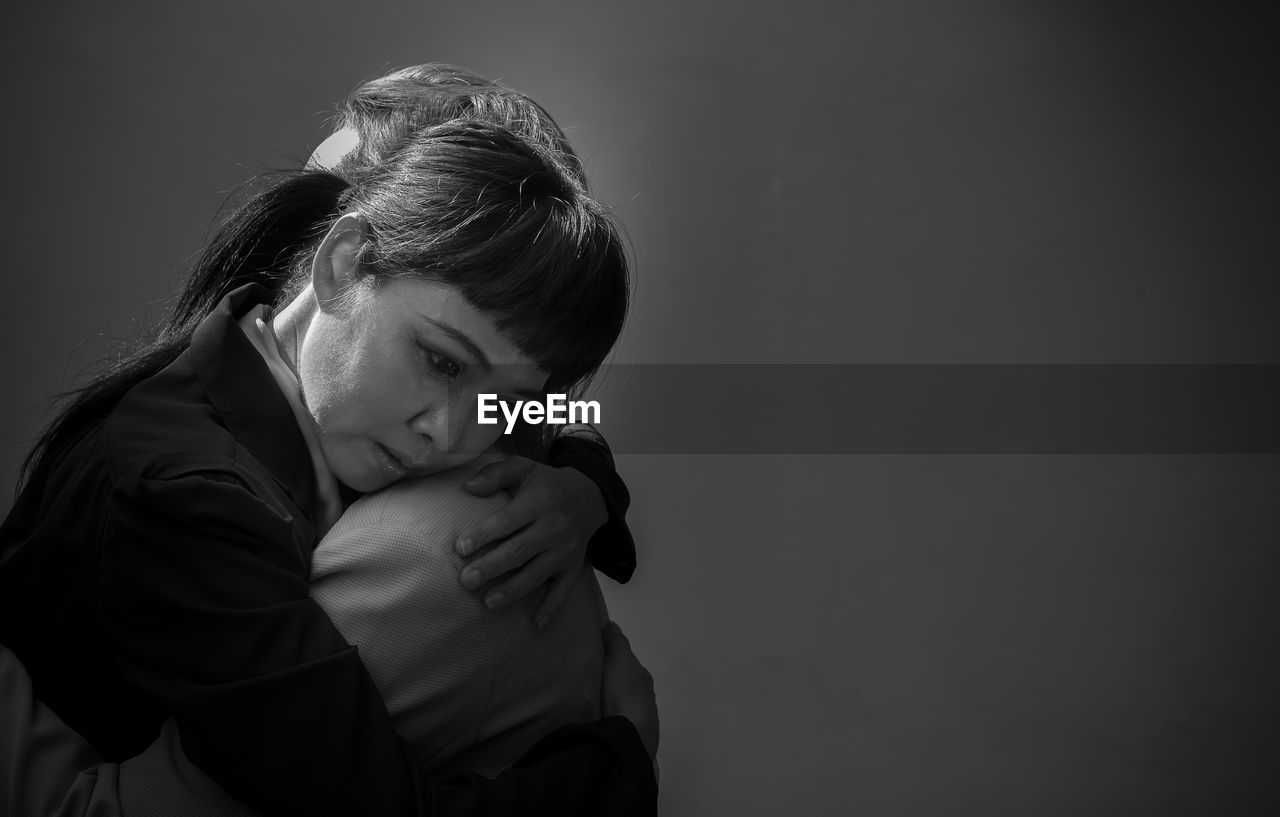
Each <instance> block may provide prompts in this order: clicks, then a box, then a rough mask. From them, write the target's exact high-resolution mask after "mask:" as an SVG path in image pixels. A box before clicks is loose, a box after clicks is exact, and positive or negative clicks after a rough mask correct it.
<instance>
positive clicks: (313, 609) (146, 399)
mask: <svg viewBox="0 0 1280 817" xmlns="http://www.w3.org/2000/svg"><path fill="white" fill-rule="evenodd" d="M575 167H576V163H575V162H574V161H572V160H571V159H570V158H566V156H565V155H563V154H561V153H559V152H557V151H556V150H555V149H554V147H549V146H548V145H547V144H545V143H540V142H538V141H536V140H531V139H529V138H527V137H526V136H523V135H521V134H520V133H519V132H517V131H516V130H513V129H511V128H507V127H504V126H503V125H500V124H495V123H493V122H486V121H483V120H479V119H456V120H452V121H449V122H445V123H442V124H439V125H434V126H428V127H424V128H421V129H419V130H417V131H416V132H414V133H413V134H412V136H411V137H410V138H409V139H408V140H407V141H406V143H405V144H404V145H403V146H401V147H400V148H399V149H398V150H397V151H396V152H395V153H394V155H392V156H390V157H388V158H387V159H386V160H385V161H383V162H381V163H380V164H378V165H376V166H375V167H373V168H371V169H368V170H367V171H365V172H361V173H360V174H359V176H358V179H356V183H354V184H351V183H350V181H349V180H347V179H343V178H341V177H339V176H336V175H334V174H332V173H329V172H326V171H322V170H314V171H305V172H301V173H297V174H292V175H289V176H285V177H282V178H280V179H278V180H276V181H275V182H274V183H273V184H272V185H271V186H270V187H269V188H268V189H266V190H265V191H263V192H261V193H260V194H258V195H257V196H255V197H254V198H253V199H251V200H250V201H249V202H247V203H246V204H245V205H244V206H243V207H242V208H240V210H238V211H237V213H236V214H235V215H234V216H233V218H232V219H231V220H230V221H229V223H228V224H227V225H226V226H225V227H224V229H223V230H222V231H221V232H220V233H219V235H218V236H217V237H216V238H215V240H214V242H213V243H212V244H211V246H210V248H209V249H208V250H207V251H206V253H205V254H204V255H203V256H202V258H201V260H200V262H199V264H198V266H197V271H196V275H195V276H193V281H192V285H191V287H190V288H189V290H188V294H187V296H186V297H184V299H183V302H182V304H181V305H180V309H179V312H178V314H177V316H176V318H175V320H174V322H173V323H172V324H171V326H170V328H169V331H168V332H167V334H166V335H165V336H163V337H162V338H161V342H160V344H159V345H158V346H157V347H155V349H154V350H153V351H151V352H150V353H145V354H142V355H139V356H137V357H135V358H133V359H132V360H130V361H126V364H125V365H124V367H123V368H122V369H120V370H119V371H117V372H116V373H115V374H114V375H112V374H110V373H109V374H108V376H107V378H106V379H105V381H104V382H105V383H106V386H107V387H106V388H103V389H99V390H98V391H96V392H92V393H87V394H88V397H87V398H86V399H82V400H80V401H79V402H77V403H74V404H73V405H72V407H71V408H70V409H69V411H68V412H67V413H64V415H63V416H62V418H60V421H59V423H58V424H56V425H55V426H54V427H53V430H52V432H51V434H50V435H47V436H46V437H45V438H44V440H43V441H42V443H43V444H42V446H41V447H40V448H39V449H38V450H37V452H36V454H35V455H34V457H33V463H34V466H33V468H32V469H31V471H30V476H29V479H28V481H27V484H26V486H25V488H24V489H23V491H22V492H21V494H20V495H19V498H18V499H17V501H16V502H15V505H14V508H13V510H12V511H11V513H10V514H9V516H8V518H7V519H6V520H5V523H4V525H3V528H0V599H3V601H0V604H3V608H4V609H3V618H2V619H0V621H2V622H3V624H2V625H0V643H4V644H5V645H6V646H8V647H9V648H11V649H12V650H13V651H14V652H15V653H16V654H17V655H18V656H19V657H20V658H21V659H22V661H23V662H24V663H25V665H26V668H27V670H28V671H29V672H30V674H31V677H32V679H33V683H34V688H35V693H36V695H37V696H38V697H40V698H41V699H42V700H43V701H45V702H46V703H47V704H48V705H49V706H50V707H51V708H52V709H53V710H54V711H55V712H56V713H57V714H58V715H59V716H60V717H61V718H62V719H63V720H64V721H66V723H67V724H68V725H69V726H71V727H72V728H74V729H76V730H77V731H79V732H81V733H82V734H84V735H85V736H86V737H87V738H88V739H89V740H90V741H91V742H92V743H93V745H94V747H95V748H96V749H97V750H98V752H100V753H101V754H102V755H103V756H104V757H106V758H107V759H108V760H119V759H123V758H125V757H128V756H130V755H133V754H136V753H138V752H140V751H141V750H142V749H144V748H145V747H146V746H147V745H148V744H149V743H151V742H152V740H153V739H154V738H155V737H156V735H157V733H158V732H159V730H160V726H161V724H162V723H163V722H164V721H165V720H166V719H167V718H173V719H174V720H175V721H176V724H177V727H178V729H179V731H180V733H181V739H182V747H183V749H184V750H185V752H186V754H187V755H188V756H189V757H190V758H191V760H192V761H193V762H194V763H195V764H196V765H197V766H199V767H200V768H201V769H203V770H204V771H206V772H207V773H209V774H210V776H212V777H213V778H214V779H215V780H216V781H218V782H219V783H221V784H222V785H223V786H224V787H225V788H226V789H227V790H228V791H229V792H230V793H231V794H233V795H234V796H236V797H238V798H240V799H241V800H243V801H244V802H245V803H246V804H248V805H249V806H251V807H253V808H256V809H259V810H261V811H263V812H265V813H282V814H294V813H309V814H330V813H333V814H351V813H360V814H411V813H421V814H427V813H430V814H453V813H464V812H465V813H506V812H508V811H513V810H515V808H516V807H517V806H519V808H520V809H521V810H522V811H528V812H532V813H579V812H581V813H595V814H609V813H619V814H621V813H631V812H632V811H638V812H640V813H644V812H650V811H652V809H653V801H654V796H655V783H654V778H653V770H652V766H651V765H650V764H651V760H652V753H653V751H654V749H655V748H656V740H657V733H656V729H657V727H656V710H654V708H653V704H652V689H651V686H650V687H648V688H647V689H646V688H645V686H646V685H645V683H644V680H643V679H640V680H637V675H638V674H641V675H642V674H643V669H642V668H640V667H639V665H638V664H634V668H633V669H634V671H632V672H631V673H630V677H628V678H623V679H622V680H620V681H617V682H616V683H615V686H616V687H617V689H619V690H625V691H624V692H622V693H620V694H619V695H616V696H612V697H613V698H614V699H616V701H617V703H616V705H614V706H612V707H610V706H608V701H609V700H610V699H611V695H610V694H609V692H610V691H609V688H608V686H606V690H605V693H606V694H605V700H606V709H607V710H608V709H612V710H613V711H611V712H610V711H607V712H606V714H610V715H624V716H625V717H606V718H604V719H603V720H599V721H596V722H594V723H591V724H585V725H579V726H568V727H564V728H562V729H559V730H557V731H556V732H554V733H552V734H551V735H549V736H548V737H547V738H545V739H543V740H542V741H540V742H539V743H538V744H537V745H535V746H534V747H533V748H532V749H531V750H530V751H529V752H528V753H527V754H526V755H525V756H524V757H523V758H521V759H520V760H519V761H518V762H517V763H516V764H515V766H514V767H513V768H512V769H509V770H508V771H506V772H504V773H503V774H500V775H499V776H498V777H497V778H495V779H493V780H486V779H484V778H481V777H479V776H477V775H474V774H467V775H460V776H457V777H453V778H450V779H449V780H446V781H435V782H424V781H423V780H422V779H421V776H420V772H419V770H418V763H417V761H416V759H415V758H414V757H413V755H412V752H411V751H410V750H409V749H408V748H407V747H406V746H405V744H404V743H403V742H402V741H401V740H400V739H399V738H398V737H397V735H396V733H395V730H394V729H393V726H392V724H391V721H390V719H389V717H388V715H387V711H386V708H385V707H384V705H383V702H382V700H381V698H380V697H379V695H378V690H377V689H376V688H375V687H374V685H373V682H372V681H371V679H370V677H369V674H368V672H367V671H366V670H365V668H364V666H363V665H362V664H361V662H360V659H359V656H358V655H357V652H356V650H355V648H353V647H351V646H349V645H348V644H347V643H346V641H345V640H344V639H343V638H342V636H341V635H340V634H339V633H338V631H337V630H336V629H335V628H334V626H333V624H332V622H331V621H330V620H329V618H328V617H327V616H326V615H325V613H324V612H323V611H322V610H321V608H320V607H319V606H318V605H317V604H316V602H315V601H314V600H313V599H311V598H310V597H309V596H308V585H307V580H308V575H309V572H310V567H311V552H312V549H313V548H314V547H315V544H316V542H317V540H318V538H319V537H320V535H322V534H323V532H324V531H325V530H327V529H328V528H329V527H330V526H331V525H332V524H333V522H334V521H335V520H336V519H337V517H338V515H339V514H340V513H341V510H342V508H343V505H344V503H345V502H346V501H347V500H350V499H351V498H353V496H354V495H355V494H357V493H362V492H367V491H374V490H377V489H380V488H382V487H385V486H387V485H389V484H391V483H393V482H396V481H397V480H400V479H402V478H404V477H407V476H417V475H426V474H430V473H434V472H438V471H441V470H444V469H447V468H451V467H453V466H457V465H461V464H463V463H466V462H468V461H470V460H472V459H474V458H475V457H476V456H477V455H478V454H479V453H480V452H482V451H484V450H485V449H487V448H489V447H490V445H491V444H492V443H493V442H495V441H496V438H497V435H498V434H499V433H500V431H501V429H500V428H499V427H495V426H480V425H478V424H477V423H476V418H475V406H476V395H477V394H479V393H482V392H486V393H497V394H499V395H506V396H507V399H512V398H519V397H522V396H523V397H525V398H527V397H529V396H534V395H541V394H544V393H546V392H547V391H564V390H569V389H571V388H572V387H573V385H574V384H575V383H578V382H580V381H581V380H582V379H584V378H586V377H588V376H589V375H590V373H591V372H592V371H593V370H594V369H595V368H596V367H598V366H599V365H600V363H601V362H602V361H603V359H604V357H605V355H606V354H607V352H608V350H609V348H610V347H611V346H612V344H613V343H614V341H615V340H616V338H617V336H618V334H619V332H620V330H621V326H622V322H623V318H624V316H625V309H626V297H627V275H626V264H625V256H624V254H623V250H622V247H621V243H620V241H619V240H618V236H617V234H616V232H615V231H614V229H613V228H612V226H611V225H610V224H609V221H608V219H607V218H605V216H604V213H603V210H602V209H601V207H600V205H599V204H597V203H596V202H595V201H594V200H593V199H592V198H591V197H590V196H589V195H588V194H587V191H586V190H585V187H584V185H583V184H582V183H581V180H580V176H579V174H578V173H577V172H575V170H574V169H573V168H575ZM112 377H114V378H115V379H114V380H113V379H111V378H112ZM522 467H523V466H522ZM528 470H529V469H528V468H527V467H525V471H526V473H528ZM601 516H602V517H603V516H604V514H603V513H601ZM603 521H604V520H603V518H601V519H597V520H596V521H595V524H596V525H599V524H600V523H601V522H603ZM495 550H497V549H496V548H495ZM579 558H580V557H579ZM500 572H501V571H500V570H497V569H495V570H493V571H492V573H491V574H490V576H487V577H486V578H492V577H493V576H496V575H498V574H499V573H500ZM425 660H426V661H427V662H429V661H430V657H429V656H428V657H426V659H425ZM632 662H633V663H634V659H632ZM426 671H428V672H429V671H430V668H429V663H428V664H427V670H426ZM609 678H610V675H609V673H608V672H606V685H608V684H609V683H610V681H609Z"/></svg>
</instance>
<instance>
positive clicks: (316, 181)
mask: <svg viewBox="0 0 1280 817" xmlns="http://www.w3.org/2000/svg"><path fill="white" fill-rule="evenodd" d="M347 187H348V183H347V182H345V181H343V180H342V179H341V178H339V177H337V176H334V175H333V174H331V173H327V172H323V171H316V170H307V171H295V172H287V173H283V174H280V175H278V176H273V177H270V178H268V179H267V180H266V182H265V186H263V187H262V188H261V189H260V190H258V192H256V193H253V194H252V195H250V196H249V198H248V199H246V200H245V201H244V202H243V203H242V204H240V205H239V206H238V207H236V208H235V209H234V210H233V211H232V212H231V213H230V214H229V215H228V216H227V217H226V218H225V219H224V220H223V222H222V223H221V225H220V226H219V227H218V228H217V230H216V231H215V232H214V235H213V238H212V239H210V240H209V242H208V243H207V244H206V245H205V247H204V248H203V249H202V250H201V252H200V254H199V256H198V257H197V259H196V261H195V264H194V265H193V267H192V270H191V275H190V276H189V277H188V279H187V283H186V286H185V287H184V288H183V291H182V294H181V295H179V296H178V301H177V303H176V304H175V306H174V309H173V313H172V314H171V315H170V316H169V318H168V320H166V321H165V322H164V324H163V325H162V326H161V327H160V328H159V331H158V332H156V333H154V336H153V337H152V338H151V339H149V340H144V341H142V342H141V343H140V344H139V345H138V346H137V347H135V348H134V349H133V350H132V351H128V352H126V353H124V354H123V355H121V357H120V358H119V359H117V360H115V361H113V362H110V363H108V364H107V365H106V367H105V369H104V370H103V371H101V372H99V373H98V374H96V375H95V376H94V377H93V378H92V379H90V380H89V382H88V383H86V384H85V385H83V386H81V387H80V388H78V389H75V390H72V391H70V392H66V393H64V394H62V395H60V396H59V398H58V399H60V400H64V401H66V402H65V404H64V406H63V407H62V409H61V410H60V411H59V412H58V416H57V417H55V418H54V419H53V421H52V422H51V423H50V424H49V425H48V427H46V428H45V430H44V432H43V433H42V434H41V435H40V438H39V439H38V440H36V443H35V445H34V446H33V447H32V449H31V453H29V454H28V455H27V457H26V459H25V460H24V461H23V463H22V468H21V470H20V471H19V474H18V487H19V489H21V487H22V485H24V484H25V483H26V482H27V480H28V479H29V478H30V477H31V476H32V474H34V473H35V472H36V471H37V470H38V469H39V468H40V465H41V463H42V462H44V461H45V460H46V459H49V458H51V457H56V456H57V455H58V454H59V453H61V452H62V451H64V450H66V449H67V448H68V447H69V446H70V445H71V444H72V443H74V442H75V441H76V439H78V438H79V437H80V435H81V434H82V433H83V432H84V431H85V430H87V429H88V428H89V427H90V426H92V425H93V424H94V423H95V422H97V421H99V420H101V419H102V418H104V417H106V416H107V414H108V413H109V412H110V411H111V409H112V408H114V407H115V405H116V403H118V402H120V399H121V398H122V397H124V395H125V393H126V392H128V391H129V389H131V388H133V387H134V386H135V385H137V384H138V383H140V382H142V381H143V380H145V379H147V378H148V377H151V376H152V375H154V374H155V373H156V372H159V371H160V370H161V369H163V368H164V367H165V366H168V365H169V364H170V363H172V362H173V361H174V360H176V359H177V357H178V355H180V354H182V352H183V351H184V350H185V349H186V348H187V347H188V346H189V345H190V344H191V336H192V335H193V334H194V333H195V329H196V327H197V326H198V325H199V324H200V322H201V321H202V320H204V319H205V318H206V317H208V316H209V315H210V314H211V313H212V312H213V310H214V308H215V307H216V306H217V305H218V302H219V301H221V300H222V299H223V298H224V297H226V296H227V295H228V294H229V293H230V292H231V291H232V290H235V289H237V288H239V287H241V286H244V285H245V284H251V283H256V284H260V285H261V286H263V287H265V288H266V289H267V290H268V291H270V292H271V294H272V297H273V300H275V301H279V300H280V299H281V298H282V297H283V296H284V295H285V294H287V291H288V288H289V287H290V285H291V284H292V279H293V278H294V270H295V269H296V268H297V267H298V260H299V257H300V256H301V255H303V254H304V253H305V252H306V251H307V250H309V249H310V248H311V247H313V246H314V245H315V243H317V242H318V241H319V240H320V238H322V237H323V236H324V232H325V230H327V229H328V226H329V222H330V220H331V219H332V218H333V217H334V216H335V215H337V210H338V204H339V200H340V198H341V196H342V192H343V191H344V190H345V189H346V188H347Z"/></svg>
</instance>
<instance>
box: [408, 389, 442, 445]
mask: <svg viewBox="0 0 1280 817" xmlns="http://www.w3.org/2000/svg"><path fill="white" fill-rule="evenodd" d="M449 425H450V423H449V407H448V405H447V404H446V403H445V402H444V401H438V402H435V403H433V404H432V405H430V406H428V407H427V408H426V409H424V410H422V411H420V412H418V413H417V414H416V415H415V416H414V418H413V419H412V420H410V421H409V428H410V430H412V431H413V433H415V434H420V435H422V436H424V437H426V438H427V439H428V440H429V441H430V443H431V445H433V446H434V447H436V448H442V449H446V448H447V445H448V443H449Z"/></svg>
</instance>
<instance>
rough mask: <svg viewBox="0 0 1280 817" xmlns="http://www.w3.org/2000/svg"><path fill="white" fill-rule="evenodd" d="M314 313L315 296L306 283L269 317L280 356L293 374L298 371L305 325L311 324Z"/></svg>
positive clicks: (305, 329)
mask: <svg viewBox="0 0 1280 817" xmlns="http://www.w3.org/2000/svg"><path fill="white" fill-rule="evenodd" d="M315 314H316V296H315V293H314V292H313V291H312V289H311V285H310V284H307V287H306V289H304V290H302V292H300V293H298V297H296V298H294V299H293V300H292V301H290V302H289V304H288V306H286V307H284V308H283V309H281V310H280V311H279V312H277V313H276V315H275V317H273V318H272V319H271V331H272V333H273V334H274V335H275V336H276V344H277V345H278V347H279V349H280V356H281V357H282V358H284V361H285V363H287V364H289V368H291V369H293V372H294V374H295V375H296V374H297V373H298V353H299V352H300V351H301V349H302V340H303V338H305V337H306V335H307V327H309V326H310V325H311V319H312V318H314V317H315Z"/></svg>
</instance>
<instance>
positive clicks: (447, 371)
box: [427, 349, 463, 380]
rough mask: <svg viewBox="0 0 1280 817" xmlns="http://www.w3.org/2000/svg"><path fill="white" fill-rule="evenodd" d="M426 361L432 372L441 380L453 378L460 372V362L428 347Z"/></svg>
mask: <svg viewBox="0 0 1280 817" xmlns="http://www.w3.org/2000/svg"><path fill="white" fill-rule="evenodd" d="M427 363H428V365H429V366H430V367H431V372H432V374H434V375H435V376H436V377H438V378H440V379H441V380H454V379H456V378H457V377H458V375H460V374H462V368H463V367H462V364H461V363H459V362H458V361H456V360H453V359H452V358H447V357H445V356H444V355H442V354H440V353H439V352H433V351H431V350H430V349H428V350H427Z"/></svg>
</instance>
